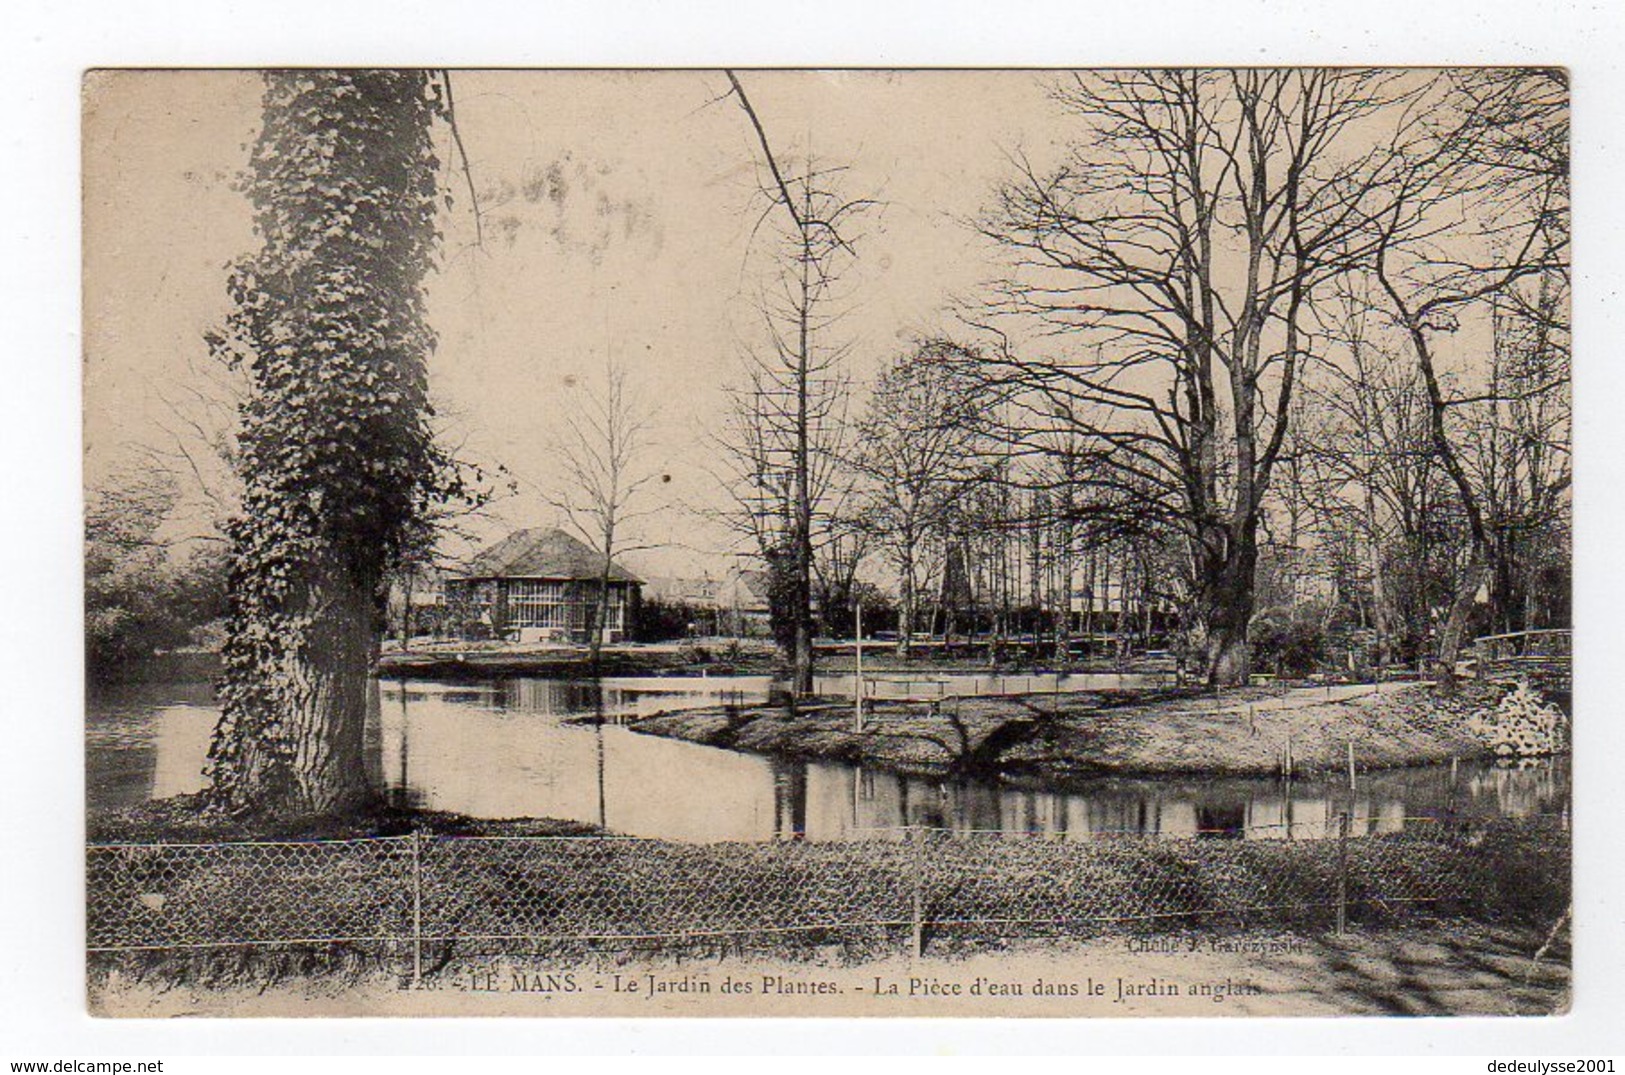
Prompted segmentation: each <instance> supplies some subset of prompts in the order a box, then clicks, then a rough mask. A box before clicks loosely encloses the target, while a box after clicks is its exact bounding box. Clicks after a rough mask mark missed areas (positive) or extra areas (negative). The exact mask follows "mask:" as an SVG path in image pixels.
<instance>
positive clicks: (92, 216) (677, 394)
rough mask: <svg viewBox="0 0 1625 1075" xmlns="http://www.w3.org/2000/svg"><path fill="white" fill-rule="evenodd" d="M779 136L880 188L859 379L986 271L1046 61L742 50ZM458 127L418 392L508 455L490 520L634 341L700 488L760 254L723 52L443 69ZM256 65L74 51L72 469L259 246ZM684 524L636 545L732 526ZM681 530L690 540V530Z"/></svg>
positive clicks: (1037, 145)
mask: <svg viewBox="0 0 1625 1075" xmlns="http://www.w3.org/2000/svg"><path fill="white" fill-rule="evenodd" d="M741 80H742V81H743V82H744V84H745V86H746V88H747V91H748V92H749V93H750V95H751V97H752V100H753V103H754V105H755V107H756V109H757V111H758V113H759V115H760V116H761V119H762V122H763V124H764V125H765V127H766V128H767V131H768V133H769V136H770V138H771V139H772V140H773V142H774V144H775V150H776V151H777V152H778V153H779V155H781V156H782V157H784V158H786V159H794V160H799V159H803V158H804V156H805V154H806V153H807V151H808V148H809V147H810V148H811V151H812V154H813V156H814V159H815V160H816V161H818V162H819V163H820V164H823V165H833V164H840V165H845V166H848V167H849V168H850V170H849V171H847V172H845V173H844V174H843V175H842V177H841V180H840V181H841V184H842V186H843V189H844V191H845V193H847V194H848V195H850V196H852V197H873V198H876V199H878V200H879V201H880V203H881V205H880V208H879V209H878V210H877V211H875V212H874V213H872V214H870V216H869V217H868V218H867V219H866V220H865V221H864V223H863V225H862V227H861V228H860V236H861V237H860V240H859V242H858V253H859V261H858V264H857V267H856V269H855V271H854V273H853V276H852V287H851V289H850V290H851V293H852V301H851V303H850V305H851V311H850V314H849V315H848V316H847V317H846V318H845V320H844V321H843V323H842V325H841V326H840V329H839V331H840V333H841V335H842V337H843V338H845V339H846V340H848V341H850V343H851V344H852V345H853V348H852V352H851V359H850V362H851V373H852V375H853V376H854V378H856V379H857V380H858V381H859V382H860V385H861V382H863V381H864V380H866V379H867V378H869V377H870V376H872V374H873V371H874V370H875V368H876V367H877V366H878V364H879V363H880V362H882V361H884V360H885V359H887V358H889V357H891V356H893V355H895V354H896V353H897V352H898V351H899V350H900V349H902V348H903V347H904V346H906V342H907V341H908V340H909V339H910V338H911V337H912V336H913V335H914V334H917V333H923V332H930V331H932V330H934V329H938V328H943V327H948V326H950V325H951V321H950V320H949V319H948V317H947V316H946V315H945V313H944V310H945V307H946V306H947V305H948V304H949V303H950V302H951V301H952V299H953V298H954V297H955V296H969V295H973V294H974V293H975V292H976V290H977V289H978V287H979V285H981V284H982V283H983V282H984V281H985V280H986V279H988V278H990V277H991V276H992V275H993V274H994V272H995V265H996V262H995V261H994V259H993V257H992V251H991V249H990V248H989V247H988V245H987V244H986V243H985V242H984V241H983V240H981V239H979V238H978V237H977V236H976V235H975V234H974V233H973V232H972V231H971V230H970V229H969V228H967V227H966V226H965V224H964V221H965V220H966V219H968V218H971V217H974V216H975V215H976V214H977V213H978V211H979V210H980V209H981V207H982V206H983V205H984V204H985V203H986V201H987V197H988V194H989V191H990V190H991V188H992V187H993V185H994V184H995V183H996V182H997V180H998V179H999V178H1000V177H1001V176H1005V175H1008V174H1009V171H1010V163H1009V159H1008V154H1009V153H1010V152H1012V151H1017V150H1019V151H1023V152H1034V153H1037V154H1039V155H1040V156H1043V155H1045V154H1046V153H1047V152H1048V150H1047V147H1049V146H1051V145H1054V144H1057V142H1058V135H1059V129H1058V127H1057V125H1056V119H1057V117H1056V115H1055V112H1054V109H1053V108H1052V107H1051V106H1050V104H1049V102H1048V101H1047V100H1046V99H1045V96H1044V85H1043V79H1042V77H1041V76H1039V75H1036V74H1033V73H1029V72H1009V73H989V74H976V75H974V76H968V77H967V76H965V75H956V74H952V73H944V72H912V73H910V72H902V73H898V72H864V73H853V72H832V73H804V72H744V73H742V74H741ZM453 87H454V90H455V96H456V107H457V119H458V126H459V129H460V131H461V134H462V138H463V143H464V145H465V147H466V149H467V153H468V158H469V165H470V170H471V172H472V177H473V182H474V185H475V188H476V190H477V191H478V192H479V197H480V209H481V219H482V222H483V231H484V240H483V244H482V245H476V242H475V231H474V222H473V215H472V213H471V211H470V207H469V198H468V196H467V188H466V182H465V179H464V177H463V175H462V174H461V161H460V159H458V158H457V156H456V155H455V153H454V151H453V149H452V146H451V143H450V140H449V135H448V134H447V133H446V132H442V139H441V140H442V142H443V157H444V159H445V161H446V162H447V166H448V169H449V170H448V173H447V181H448V183H449V184H450V189H451V192H452V194H453V197H454V199H455V204H454V206H453V208H452V210H451V211H450V212H448V213H447V214H446V215H445V219H444V221H443V228H444V231H445V249H444V256H443V266H442V269H441V271H440V273H439V274H438V275H437V276H436V277H435V278H434V279H433V280H432V281H431V282H430V298H431V305H430V317H431V320H432V323H433V325H434V327H435V329H436V330H437V331H438V332H439V335H440V346H439V350H438V352H437V353H436V354H435V356H434V358H433V360H432V365H431V378H432V384H433V391H434V395H435V398H436V400H437V402H438V404H439V406H440V407H441V408H442V409H443V410H444V411H445V412H446V415H447V425H448V432H449V433H450V434H451V435H452V436H453V437H454V438H455V439H457V440H459V441H462V439H463V438H465V437H466V443H464V447H463V451H464V453H465V454H466V455H468V456H469V457H471V458H474V459H478V460H481V461H485V462H491V461H500V462H502V463H505V464H507V465H508V466H509V467H511V468H513V470H514V471H515V472H516V473H517V474H518V475H520V476H521V477H522V478H523V479H525V480H526V481H527V482H528V483H530V484H527V485H525V486H523V487H522V492H521V495H520V496H518V497H516V498H512V499H509V500H506V501H504V502H503V503H501V504H500V505H498V506H497V507H496V508H495V509H494V511H495V518H494V519H493V520H492V522H491V524H490V527H491V529H493V530H495V531H501V530H503V529H504V528H505V527H509V526H522V525H536V524H550V523H552V522H554V521H555V516H554V513H553V511H552V509H550V508H549V507H547V506H546V505H545V503H543V501H542V500H541V498H540V497H539V496H538V495H537V494H536V493H535V491H534V487H535V486H536V485H541V486H546V485H548V484H549V483H550V481H551V479H552V477H553V471H552V469H551V467H550V465H549V459H548V452H547V444H548V437H549V436H550V435H551V431H552V430H553V429H555V428H556V425H557V417H558V415H559V414H560V413H561V410H562V409H564V408H569V407H572V406H578V405H579V398H578V396H575V395H574V394H576V393H580V392H581V391H583V390H584V387H583V386H584V385H587V384H590V383H592V382H593V381H594V379H595V378H597V377H598V376H600V375H601V371H602V368H603V365H604V362H605V360H606V357H611V356H612V357H614V358H616V359H617V360H619V361H621V362H623V363H625V364H626V365H627V367H628V368H629V371H630V379H631V381H632V383H633V385H634V386H635V387H636V388H637V390H638V391H640V392H642V393H643V394H644V395H645V396H646V397H647V398H648V399H649V400H650V401H651V402H653V403H655V404H657V405H658V407H659V413H660V417H659V421H658V423H657V425H656V428H655V438H656V439H657V441H658V448H657V450H656V453H655V454H656V458H657V459H658V461H659V463H660V465H661V466H662V467H663V468H664V469H665V470H666V471H667V472H669V473H670V474H671V476H672V482H671V484H670V485H669V486H668V487H667V488H668V489H670V490H671V492H672V495H673V497H674V498H675V499H677V500H679V501H680V502H682V503H685V504H690V505H701V506H703V505H715V504H717V503H719V498H718V493H717V490H716V488H715V483H714V482H713V481H712V479H711V478H710V476H709V472H710V470H711V469H713V468H711V467H709V466H708V459H709V456H710V454H711V453H710V452H709V451H708V449H707V447H706V443H705V438H706V436H707V435H708V433H709V432H711V431H712V430H714V429H715V428H716V426H717V423H718V420H719V419H720V417H721V412H722V408H723V406H724V402H725V397H724V394H723V386H724V385H725V384H727V383H728V382H729V381H730V380H733V379H735V378H736V377H737V374H738V371H739V369H740V363H741V348H742V346H743V345H745V344H747V343H748V342H749V341H751V340H752V339H755V338H757V333H758V330H759V324H758V322H759V316H758V315H757V314H756V312H755V308H754V305H753V302H752V297H753V295H754V293H755V292H756V290H757V289H758V288H760V287H761V286H762V283H763V281H764V280H765V279H766V274H767V273H768V272H769V271H770V267H769V266H768V264H767V263H766V261H765V257H766V255H767V254H768V252H769V249H770V244H769V240H768V238H767V236H768V232H766V231H763V232H761V233H758V234H756V236H755V238H754V239H753V237H752V236H753V228H754V226H755V224H756V222H757V220H758V218H759V217H760V215H761V213H762V211H763V209H764V207H765V204H766V203H765V202H764V201H763V199H762V197H761V195H760V194H759V193H758V181H759V172H758V166H759V162H760V160H761V156H760V151H759V149H758V147H757V145H756V143H755V140H754V134H753V132H752V131H751V129H750V127H749V124H748V122H747V120H746V117H745V115H744V114H743V112H742V111H741V110H740V109H739V108H738V107H737V105H736V104H735V103H734V102H733V101H732V100H718V99H717V98H719V97H720V95H721V94H722V93H723V92H724V90H725V89H726V87H727V83H726V79H725V78H724V76H723V75H721V74H720V73H716V72H627V73H619V72H611V73H604V72H553V73H546V72H458V73H457V74H455V75H454V76H453ZM259 93H260V83H259V79H258V77H257V76H255V75H253V74H249V73H237V72H158V73H119V74H113V75H101V76H92V81H91V82H90V83H89V86H88V91H87V106H86V117H85V153H86V159H85V172H86V177H87V179H86V206H87V217H86V251H87V258H86V268H87V293H86V308H87V334H86V355H87V371H86V404H85V405H86V420H87V453H88V454H87V464H88V465H87V474H88V475H89V480H90V481H91V482H95V481H97V480H99V478H100V476H102V475H104V474H105V473H106V472H107V470H108V469H109V468H111V467H113V466H115V465H117V464H118V462H119V461H120V460H122V459H125V458H127V457H128V453H127V447H128V445H130V444H141V443H150V442H153V441H154V440H159V441H161V440H162V439H163V438H164V436H165V434H164V433H163V432H162V431H161V430H160V429H159V426H160V424H163V425H168V426H171V427H173V426H175V425H176V424H177V423H176V421H175V420H174V419H173V417H172V416H171V415H170V413H169V404H167V403H166V402H165V400H170V401H176V400H180V401H183V402H184V401H185V400H186V399H187V397H188V391H187V388H188V386H189V385H196V384H197V382H198V379H199V378H198V371H200V370H202V371H207V370H208V368H209V365H210V360H209V358H208V356H207V354H206V352H205V350H204V346H203V342H202V338H203V334H204V332H205V331H206V330H207V329H208V328H209V327H210V326H211V325H214V324H217V323H218V322H219V321H220V320H221V319H222V317H223V316H224V314H225V312H226V300H225V295H224V288H223V283H224V275H225V273H224V266H225V264H226V262H227V261H229V260H230V259H231V258H233V257H235V256H238V255H240V254H242V253H244V252H247V251H249V250H251V249H252V248H253V245H254V238H253V235H252V232H251V228H250V221H249V219H248V209H247V205H246V202H245V201H244V199H243V197H242V196H241V194H239V193H237V192H236V191H234V190H233V189H232V185H231V184H232V179H233V177H234V176H236V175H237V174H238V173H239V171H240V170H241V168H242V167H243V165H244V163H245V161H246V157H247V146H248V144H249V142H250V141H251V140H252V139H253V137H254V133H255V131H256V129H257V124H258V121H259ZM650 536H652V537H656V538H657V539H659V540H673V541H675V542H676V544H675V545H674V546H673V547H671V548H668V549H666V550H664V551H662V552H656V553H647V554H644V555H643V556H641V557H639V558H637V559H639V560H640V562H641V566H642V567H643V568H644V569H645V570H652V571H665V572H675V571H686V570H691V569H693V568H695V567H698V566H706V565H713V566H714V565H715V564H717V563H719V562H725V560H722V559H719V557H718V556H716V555H715V554H716V553H720V552H724V551H725V549H724V548H723V546H725V545H726V543H727V542H726V538H725V536H724V535H722V534H721V533H719V532H717V531H716V530H714V529H708V528H706V527H703V526H699V525H697V524H693V523H692V522H691V521H690V520H688V519H687V518H686V517H679V516H670V517H667V518H666V519H665V520H663V522H662V524H661V527H660V532H659V533H658V534H654V535H650ZM685 546H693V547H695V548H697V549H698V550H700V551H699V552H695V551H693V550H692V549H690V548H686V547H685Z"/></svg>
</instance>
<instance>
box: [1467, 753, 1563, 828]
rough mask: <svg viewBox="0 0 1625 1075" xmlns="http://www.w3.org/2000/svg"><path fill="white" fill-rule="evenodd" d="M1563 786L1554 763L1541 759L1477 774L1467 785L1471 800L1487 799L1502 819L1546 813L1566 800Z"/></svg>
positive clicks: (1558, 765) (1560, 775)
mask: <svg viewBox="0 0 1625 1075" xmlns="http://www.w3.org/2000/svg"><path fill="white" fill-rule="evenodd" d="M1566 783H1567V781H1565V780H1564V779H1563V773H1562V771H1561V768H1560V764H1559V762H1558V761H1557V760H1555V759H1549V758H1541V759H1530V760H1527V761H1524V762H1517V763H1514V764H1512V765H1505V766H1500V765H1498V766H1496V767H1495V768H1492V769H1484V770H1480V771H1479V772H1476V773H1474V774H1473V776H1472V777H1471V778H1470V779H1469V781H1468V787H1469V789H1470V791H1471V795H1472V797H1473V798H1474V799H1489V800H1491V801H1493V802H1494V803H1495V810H1496V812H1497V813H1499V814H1501V815H1502V816H1504V817H1529V816H1531V815H1534V814H1543V813H1549V812H1551V811H1552V810H1554V809H1555V808H1556V807H1557V805H1558V804H1559V803H1561V802H1563V801H1564V800H1565V797H1566V796H1565V792H1566Z"/></svg>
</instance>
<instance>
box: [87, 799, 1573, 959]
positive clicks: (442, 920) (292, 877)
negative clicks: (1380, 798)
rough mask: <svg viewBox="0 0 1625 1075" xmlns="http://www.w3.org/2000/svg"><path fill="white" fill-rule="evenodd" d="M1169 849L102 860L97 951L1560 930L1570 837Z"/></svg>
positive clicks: (900, 846)
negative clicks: (1275, 930) (1200, 931)
mask: <svg viewBox="0 0 1625 1075" xmlns="http://www.w3.org/2000/svg"><path fill="white" fill-rule="evenodd" d="M1389 824H1390V825H1392V826H1394V827H1395V829H1396V831H1388V832H1380V833H1370V834H1351V832H1350V826H1349V822H1348V821H1347V820H1346V819H1345V818H1344V817H1342V816H1341V815H1338V816H1334V819H1333V820H1332V821H1331V822H1330V823H1329V824H1328V825H1327V826H1326V831H1325V832H1324V834H1323V835H1322V836H1321V838H1317V839H1303V838H1301V836H1302V832H1303V828H1302V825H1301V824H1298V825H1293V826H1291V827H1287V826H1276V827H1271V826H1260V827H1257V828H1251V829H1240V830H1225V831H1224V832H1223V833H1213V834H1199V835H1195V836H1189V837H1180V838H1170V837H1157V836H1147V835H1144V834H1138V833H1135V834H1129V833H1110V832H1106V833H1102V832H1091V833H1088V834H1077V833H1071V834H1055V833H1047V834H1015V833H1008V832H962V831H960V832H951V831H944V830H934V829H922V828H904V829H893V830H874V831H871V832H869V833H867V834H865V836H864V838H862V839H857V840H845V841H840V842H830V843H817V842H807V841H780V842H771V843H756V844H742V843H729V844H677V843H669V842H665V841H658V840H644V839H636V838H627V837H607V836H606V837H534V836H521V837H500V836H496V837H492V836H434V835H427V834H413V835H409V836H397V837H380V838H376V839H364V840H340V841H319V842H314V841H313V842H282V843H223V844H114V845H94V846H91V847H90V848H89V849H88V877H87V884H88V947H89V948H90V950H91V951H94V952H113V951H129V950H171V949H189V948H223V947H233V946H259V945H286V946H298V945H318V944H326V945H331V944H346V945H357V946H367V945H384V946H387V948H388V950H389V951H391V952H400V953H402V955H403V958H410V959H411V961H412V966H413V973H414V974H416V975H421V974H423V973H425V968H426V967H428V968H430V969H432V968H433V967H434V966H438V965H443V964H444V963H445V962H447V960H448V959H449V958H450V957H451V956H454V955H469V954H474V953H481V954H490V953H493V952H495V953H502V952H509V953H517V952H536V951H552V950H560V949H576V948H586V947H602V946H614V945H649V944H656V945H687V944H694V943H696V942H701V941H706V940H711V941H718V940H732V941H736V942H738V941H743V940H760V939H762V938H763V937H778V938H780V939H783V938H786V937H800V938H802V939H803V940H807V939H811V940H812V941H813V942H814V943H826V942H827V941H828V940H830V939H838V940H850V939H851V938H853V937H863V938H868V939H869V940H871V941H873V942H875V943H881V944H888V945H899V946H908V947H910V948H912V950H913V951H914V952H915V953H920V952H922V951H923V950H925V949H926V948H928V947H929V946H931V945H933V944H938V943H942V944H949V943H960V942H963V941H964V940H966V939H971V940H985V939H990V938H1004V937H1011V936H1030V937H1046V936H1058V935H1089V934H1093V933H1099V932H1102V931H1105V930H1110V929H1134V930H1157V929H1170V928H1191V927H1202V926H1215V925H1216V926H1230V925H1236V926H1309V927H1326V928H1332V927H1334V926H1335V927H1336V928H1341V927H1342V926H1343V924H1344V923H1345V921H1347V920H1349V919H1366V920H1369V919H1372V918H1374V917H1386V916H1395V915H1405V914H1411V913H1415V909H1416V908H1419V907H1420V908H1428V909H1430V910H1432V911H1434V912H1436V913H1445V914H1463V915H1469V916H1474V917H1480V918H1502V917H1522V918H1526V919H1527V920H1529V921H1531V922H1533V921H1540V920H1545V921H1550V920H1551V918H1553V917H1555V916H1556V915H1557V914H1559V913H1561V910H1562V908H1564V907H1566V905H1567V902H1568V891H1569V890H1568V884H1569V880H1568V879H1569V840H1568V832H1567V819H1566V818H1562V817H1544V816H1543V817H1536V818H1526V819H1520V820H1517V821H1508V820H1502V821H1492V822H1482V821H1480V822H1474V823H1472V824H1466V823H1456V822H1449V821H1444V822H1441V821H1438V820H1434V819H1412V820H1408V821H1404V820H1402V819H1389Z"/></svg>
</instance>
